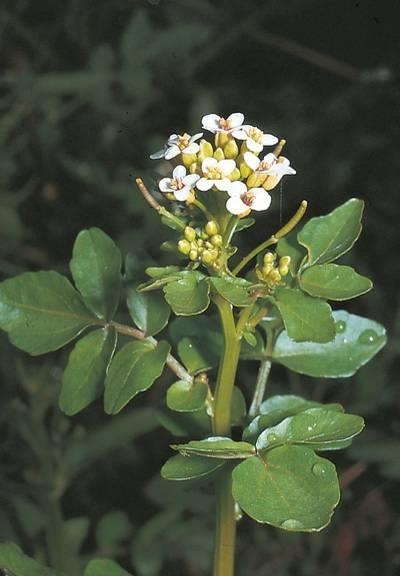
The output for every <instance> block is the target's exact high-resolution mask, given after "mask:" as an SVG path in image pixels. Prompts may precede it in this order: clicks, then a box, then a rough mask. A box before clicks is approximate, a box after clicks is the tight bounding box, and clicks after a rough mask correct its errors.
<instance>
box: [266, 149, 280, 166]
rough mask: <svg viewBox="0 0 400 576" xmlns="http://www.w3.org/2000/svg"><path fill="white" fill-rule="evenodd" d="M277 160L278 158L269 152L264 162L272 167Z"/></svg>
mask: <svg viewBox="0 0 400 576" xmlns="http://www.w3.org/2000/svg"><path fill="white" fill-rule="evenodd" d="M276 160H277V158H276V156H275V154H272V152H269V153H268V154H266V155H265V156H264V158H263V162H267V164H270V165H271V166H272V165H273V164H275V162H276Z"/></svg>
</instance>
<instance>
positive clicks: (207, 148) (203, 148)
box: [197, 138, 214, 162]
mask: <svg viewBox="0 0 400 576" xmlns="http://www.w3.org/2000/svg"><path fill="white" fill-rule="evenodd" d="M199 146H200V150H199V152H198V154H197V159H198V161H199V162H203V160H204V158H210V157H211V156H212V155H213V154H214V148H213V147H212V144H210V142H207V140H204V138H203V139H202V140H200V144H199Z"/></svg>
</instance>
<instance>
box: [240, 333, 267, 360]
mask: <svg viewBox="0 0 400 576" xmlns="http://www.w3.org/2000/svg"><path fill="white" fill-rule="evenodd" d="M246 335H247V337H246ZM249 335H250V338H251V341H250V342H249V340H248V336H249ZM243 338H244V339H243V340H242V346H241V348H240V358H242V359H243V360H260V359H262V358H264V356H265V338H264V337H263V336H262V335H261V333H260V331H259V330H254V332H251V334H250V333H249V332H247V333H245V334H243Z"/></svg>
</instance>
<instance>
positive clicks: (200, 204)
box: [191, 198, 213, 220]
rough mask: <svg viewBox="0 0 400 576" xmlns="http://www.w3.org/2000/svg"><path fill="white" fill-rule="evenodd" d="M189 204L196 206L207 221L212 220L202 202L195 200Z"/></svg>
mask: <svg viewBox="0 0 400 576" xmlns="http://www.w3.org/2000/svg"><path fill="white" fill-rule="evenodd" d="M191 203H192V204H193V206H197V208H198V209H199V210H201V211H202V212H203V214H204V215H205V217H206V218H207V219H208V220H213V215H212V214H211V212H210V211H209V210H208V209H207V208H206V207H205V206H204V204H203V202H200V200H199V199H198V198H195V199H194V200H193V201H192V202H191Z"/></svg>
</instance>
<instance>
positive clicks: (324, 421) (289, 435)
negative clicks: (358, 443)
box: [256, 408, 364, 452]
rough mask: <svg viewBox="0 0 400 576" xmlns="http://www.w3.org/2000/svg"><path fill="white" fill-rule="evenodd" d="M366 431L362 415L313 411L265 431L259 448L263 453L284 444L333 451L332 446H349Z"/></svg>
mask: <svg viewBox="0 0 400 576" xmlns="http://www.w3.org/2000/svg"><path fill="white" fill-rule="evenodd" d="M363 428H364V420H363V419H362V418H361V416H356V415H355V414H343V413H342V412H334V411H332V410H326V409H324V408H310V409H309V410H306V411H304V412H301V413H299V414H296V415H295V416H290V417H288V418H285V419H284V420H282V422H280V423H279V424H277V425H276V426H272V427H271V428H267V429H266V430H264V432H262V433H261V434H260V436H259V437H258V440H257V443H256V448H257V450H258V451H259V452H260V451H263V450H271V449H272V448H275V447H276V446H281V445H283V444H302V445H306V446H307V447H308V448H313V449H314V450H319V449H322V450H323V449H330V448H329V446H330V445H332V443H333V444H334V446H336V443H337V442H339V447H340V443H342V442H345V443H347V441H348V440H351V439H352V438H353V437H354V436H356V435H357V434H359V433H360V432H361V431H362V429H363ZM327 447H328V448H327Z"/></svg>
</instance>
